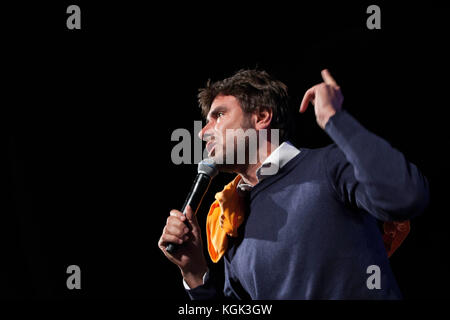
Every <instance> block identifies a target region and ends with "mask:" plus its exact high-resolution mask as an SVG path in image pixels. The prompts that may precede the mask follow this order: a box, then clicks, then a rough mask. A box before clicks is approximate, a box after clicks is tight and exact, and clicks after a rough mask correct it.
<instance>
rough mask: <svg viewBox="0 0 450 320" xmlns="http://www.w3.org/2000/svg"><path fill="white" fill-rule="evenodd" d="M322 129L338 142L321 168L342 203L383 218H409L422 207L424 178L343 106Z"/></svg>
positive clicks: (426, 196)
mask: <svg viewBox="0 0 450 320" xmlns="http://www.w3.org/2000/svg"><path fill="white" fill-rule="evenodd" d="M325 131H326V132H327V133H328V135H329V136H330V137H331V138H332V139H333V141H334V142H335V144H336V146H337V148H331V149H330V152H329V153H328V155H327V159H326V162H327V163H326V167H327V168H326V170H327V173H328V178H329V179H330V180H331V184H332V185H333V188H334V189H335V191H336V193H337V194H338V197H340V199H341V200H342V201H344V202H346V203H350V204H352V205H355V206H357V207H358V208H361V209H364V210H365V211H367V212H369V213H370V214H372V215H373V216H375V217H376V218H378V219H380V220H383V221H390V220H405V219H409V218H411V217H413V216H416V215H418V214H420V213H421V212H422V211H423V210H424V209H425V208H426V206H427V205H428V203H429V187H428V181H427V179H426V178H425V177H424V176H423V175H422V173H421V172H420V171H419V169H418V168H417V167H416V166H415V165H414V164H412V163H410V162H408V161H407V160H406V159H405V156H404V155H403V154H402V153H401V152H399V151H398V150H396V149H395V148H393V147H392V146H391V145H390V144H389V143H388V142H386V141H385V140H383V139H381V138H380V137H378V136H376V135H375V134H373V133H371V132H369V131H368V130H367V129H365V128H364V127H363V126H362V125H361V124H360V123H359V122H358V121H356V120H355V119H354V118H353V117H352V116H351V115H350V114H348V113H347V112H346V111H345V110H342V111H339V112H337V113H336V114H335V115H334V116H332V117H331V118H330V119H329V121H328V123H327V124H326V126H325Z"/></svg>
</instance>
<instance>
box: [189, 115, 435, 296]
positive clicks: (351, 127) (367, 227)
mask: <svg viewBox="0 0 450 320" xmlns="http://www.w3.org/2000/svg"><path fill="white" fill-rule="evenodd" d="M325 130H326V132H327V133H328V134H329V136H330V137H331V138H332V139H333V141H334V142H335V144H332V145H330V146H327V147H325V148H320V149H305V148H302V149H300V150H301V152H300V153H299V154H298V155H297V156H296V157H295V158H293V159H292V160H291V161H290V162H288V163H287V164H286V165H285V166H284V167H283V168H282V169H280V171H279V172H278V173H277V174H276V175H274V176H272V177H269V178H266V179H265V180H263V181H262V182H260V183H258V184H257V185H256V186H255V187H254V188H253V189H252V191H251V192H250V196H249V210H248V213H247V215H246V219H245V223H244V224H243V225H242V226H241V227H240V229H239V235H240V236H239V237H238V238H236V239H233V238H230V244H229V250H228V251H227V253H226V254H225V256H224V265H225V284H224V287H223V288H216V287H214V285H213V283H214V282H213V281H212V280H211V279H206V281H205V284H204V285H202V286H199V287H197V288H195V289H192V290H189V291H188V294H189V295H190V297H191V298H192V299H214V298H221V297H222V298H223V297H227V298H236V299H399V298H401V292H400V290H399V288H398V286H397V283H396V281H395V278H394V276H393V273H392V271H391V268H390V266H389V261H388V257H387V253H386V250H385V248H384V245H383V240H382V237H381V233H380V230H379V226H378V224H377V221H376V219H379V220H383V221H387V220H403V219H409V218H411V217H413V216H415V215H417V214H419V213H421V212H422V211H423V210H424V209H425V207H426V206H427V204H428V201H429V191H428V183H427V180H426V179H425V177H424V176H423V175H422V174H421V173H420V172H419V170H418V169H417V167H416V166H415V165H413V164H411V163H409V162H408V161H407V160H406V159H405V157H404V156H403V154H402V153H400V152H399V151H397V150H396V149H394V148H392V147H391V146H390V145H389V144H388V143H387V142H386V141H384V140H383V139H381V138H379V137H377V136H376V135H374V134H372V133H370V132H369V131H367V130H366V129H365V128H364V127H362V126H361V125H360V124H359V123H358V122H357V121H356V120H355V119H354V118H353V117H351V116H350V115H349V114H348V113H346V112H345V111H340V112H338V113H336V115H335V116H333V117H332V118H330V120H329V121H328V123H327V125H326V128H325ZM371 265H376V266H378V267H379V268H380V279H381V288H380V289H376V288H375V289H369V288H368V286H367V279H368V278H369V277H370V276H371V274H368V273H367V268H368V267H369V266H371Z"/></svg>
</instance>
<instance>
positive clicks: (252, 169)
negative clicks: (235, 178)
mask: <svg viewBox="0 0 450 320" xmlns="http://www.w3.org/2000/svg"><path fill="white" fill-rule="evenodd" d="M261 147H263V148H264V147H265V148H266V149H265V150H267V151H266V153H264V152H263V150H264V149H261V148H258V152H257V162H256V163H255V164H245V165H242V166H240V167H237V168H236V170H235V172H236V173H238V174H240V175H241V177H242V180H244V182H245V183H247V184H250V185H252V186H255V185H256V184H257V183H258V182H259V181H258V178H257V177H256V171H257V170H258V168H260V167H261V165H262V164H263V162H264V161H265V160H266V159H267V157H268V156H270V154H271V153H272V152H273V150H275V149H276V148H277V147H278V145H274V144H272V143H270V141H267V143H266V144H265V146H261Z"/></svg>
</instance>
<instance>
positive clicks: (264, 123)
mask: <svg viewBox="0 0 450 320" xmlns="http://www.w3.org/2000/svg"><path fill="white" fill-rule="evenodd" d="M272 114H273V112H272V109H269V108H260V109H259V110H258V111H256V112H255V116H256V119H255V120H256V123H255V129H256V130H261V129H269V127H270V123H271V122H272Z"/></svg>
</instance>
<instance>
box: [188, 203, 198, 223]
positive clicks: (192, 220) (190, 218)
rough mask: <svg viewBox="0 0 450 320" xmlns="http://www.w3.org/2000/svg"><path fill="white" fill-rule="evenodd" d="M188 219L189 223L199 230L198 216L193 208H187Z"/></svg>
mask: <svg viewBox="0 0 450 320" xmlns="http://www.w3.org/2000/svg"><path fill="white" fill-rule="evenodd" d="M186 218H187V219H188V221H189V222H190V223H191V224H192V227H194V228H197V229H198V228H199V226H198V221H197V216H195V215H194V211H193V210H192V208H191V206H189V205H188V206H186Z"/></svg>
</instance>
